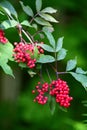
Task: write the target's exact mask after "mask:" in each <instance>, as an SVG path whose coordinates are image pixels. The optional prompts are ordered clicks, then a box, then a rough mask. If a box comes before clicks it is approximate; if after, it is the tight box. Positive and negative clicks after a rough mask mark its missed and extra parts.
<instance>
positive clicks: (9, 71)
mask: <svg viewBox="0 0 87 130" xmlns="http://www.w3.org/2000/svg"><path fill="white" fill-rule="evenodd" d="M0 65H1V67H2V69H3V70H4V72H5V73H6V74H8V75H11V76H12V77H14V75H13V71H12V69H11V67H10V66H9V65H8V64H3V65H2V64H0Z"/></svg>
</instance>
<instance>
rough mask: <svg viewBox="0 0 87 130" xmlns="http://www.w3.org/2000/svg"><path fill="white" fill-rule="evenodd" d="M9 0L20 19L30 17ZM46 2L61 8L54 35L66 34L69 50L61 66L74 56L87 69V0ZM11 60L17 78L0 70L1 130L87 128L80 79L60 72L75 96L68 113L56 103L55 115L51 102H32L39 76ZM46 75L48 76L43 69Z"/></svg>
mask: <svg viewBox="0 0 87 130" xmlns="http://www.w3.org/2000/svg"><path fill="white" fill-rule="evenodd" d="M9 1H10V2H11V3H12V4H13V6H14V7H15V8H16V10H17V11H18V14H19V16H20V17H19V18H20V20H21V21H22V20H23V19H25V18H27V16H26V15H25V14H24V13H23V11H22V9H21V6H20V5H19V1H18V0H14V1H13V0H9ZM23 2H24V4H25V5H27V4H29V6H31V7H32V8H33V10H34V12H35V0H23ZM47 6H52V7H53V8H56V9H57V10H58V12H57V13H56V14H55V15H54V17H55V18H56V19H57V20H59V23H58V24H53V25H54V28H55V31H54V32H53V35H54V37H55V39H56V40H57V38H58V37H60V36H64V48H65V49H67V50H68V53H67V57H66V59H65V60H64V61H62V62H60V63H59V65H58V68H59V70H63V69H65V65H66V62H67V60H69V59H74V58H75V56H77V61H78V66H81V67H82V68H83V69H84V70H87V54H86V52H87V2H86V0H66V1H65V0H60V1H59V0H43V8H44V7H47ZM0 19H1V20H2V19H3V18H2V17H0ZM1 20H0V21H1ZM6 36H7V37H8V39H9V40H10V42H12V43H13V42H14V41H19V37H18V34H17V33H16V30H14V29H11V30H10V29H8V30H6ZM9 64H11V65H12V68H13V70H14V74H15V76H16V78H15V80H14V79H12V78H11V77H10V76H6V75H5V74H4V73H3V72H2V70H0V77H1V78H0V90H1V91H0V95H1V96H0V99H1V103H0V130H29V129H30V130H44V129H46V130H58V129H59V130H65V129H66V130H70V129H71V130H86V128H85V125H83V124H82V122H83V120H85V119H86V118H85V117H83V116H82V114H83V113H86V112H87V110H86V108H85V107H84V106H83V104H82V103H81V102H82V101H83V100H86V99H87V93H86V91H85V90H84V88H83V87H82V86H81V84H80V83H78V82H77V81H75V80H74V79H73V78H72V77H71V76H70V75H64V76H61V78H63V79H64V80H66V81H67V82H68V85H69V86H70V93H71V95H72V96H73V97H74V100H73V101H72V103H71V107H70V108H69V109H68V112H67V113H66V112H63V111H61V110H59V108H58V107H56V110H55V113H54V115H53V116H52V115H51V113H50V110H49V106H48V105H44V106H41V105H38V104H36V103H34V102H33V98H34V97H33V95H32V94H31V91H32V89H33V88H34V86H35V85H36V83H37V82H38V80H39V77H37V76H35V77H34V78H32V79H31V78H30V77H29V75H28V74H27V71H26V70H21V69H20V68H19V67H18V66H17V64H12V63H9ZM50 73H51V72H50ZM43 75H44V78H45V79H46V80H47V75H46V74H45V73H44V72H43ZM52 78H53V75H52Z"/></svg>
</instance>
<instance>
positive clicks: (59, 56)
mask: <svg viewBox="0 0 87 130" xmlns="http://www.w3.org/2000/svg"><path fill="white" fill-rule="evenodd" d="M66 54H67V50H66V49H64V48H62V49H61V50H60V51H59V52H58V53H57V60H58V61H59V60H63V59H64V58H65V57H66Z"/></svg>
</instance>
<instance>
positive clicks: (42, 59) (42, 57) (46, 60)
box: [37, 54, 55, 63]
mask: <svg viewBox="0 0 87 130" xmlns="http://www.w3.org/2000/svg"><path fill="white" fill-rule="evenodd" d="M54 61H55V58H54V57H53V56H50V55H44V54H41V55H40V58H39V59H38V60H37V62H38V63H51V62H54Z"/></svg>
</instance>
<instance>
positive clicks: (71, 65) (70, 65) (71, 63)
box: [66, 58, 77, 71]
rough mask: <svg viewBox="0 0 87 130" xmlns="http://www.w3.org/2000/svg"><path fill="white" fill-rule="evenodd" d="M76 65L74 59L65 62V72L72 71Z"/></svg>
mask: <svg viewBox="0 0 87 130" xmlns="http://www.w3.org/2000/svg"><path fill="white" fill-rule="evenodd" d="M76 64H77V60H76V58H75V59H73V60H69V61H68V62H67V66H66V71H70V70H72V69H74V68H75V67H76Z"/></svg>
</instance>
